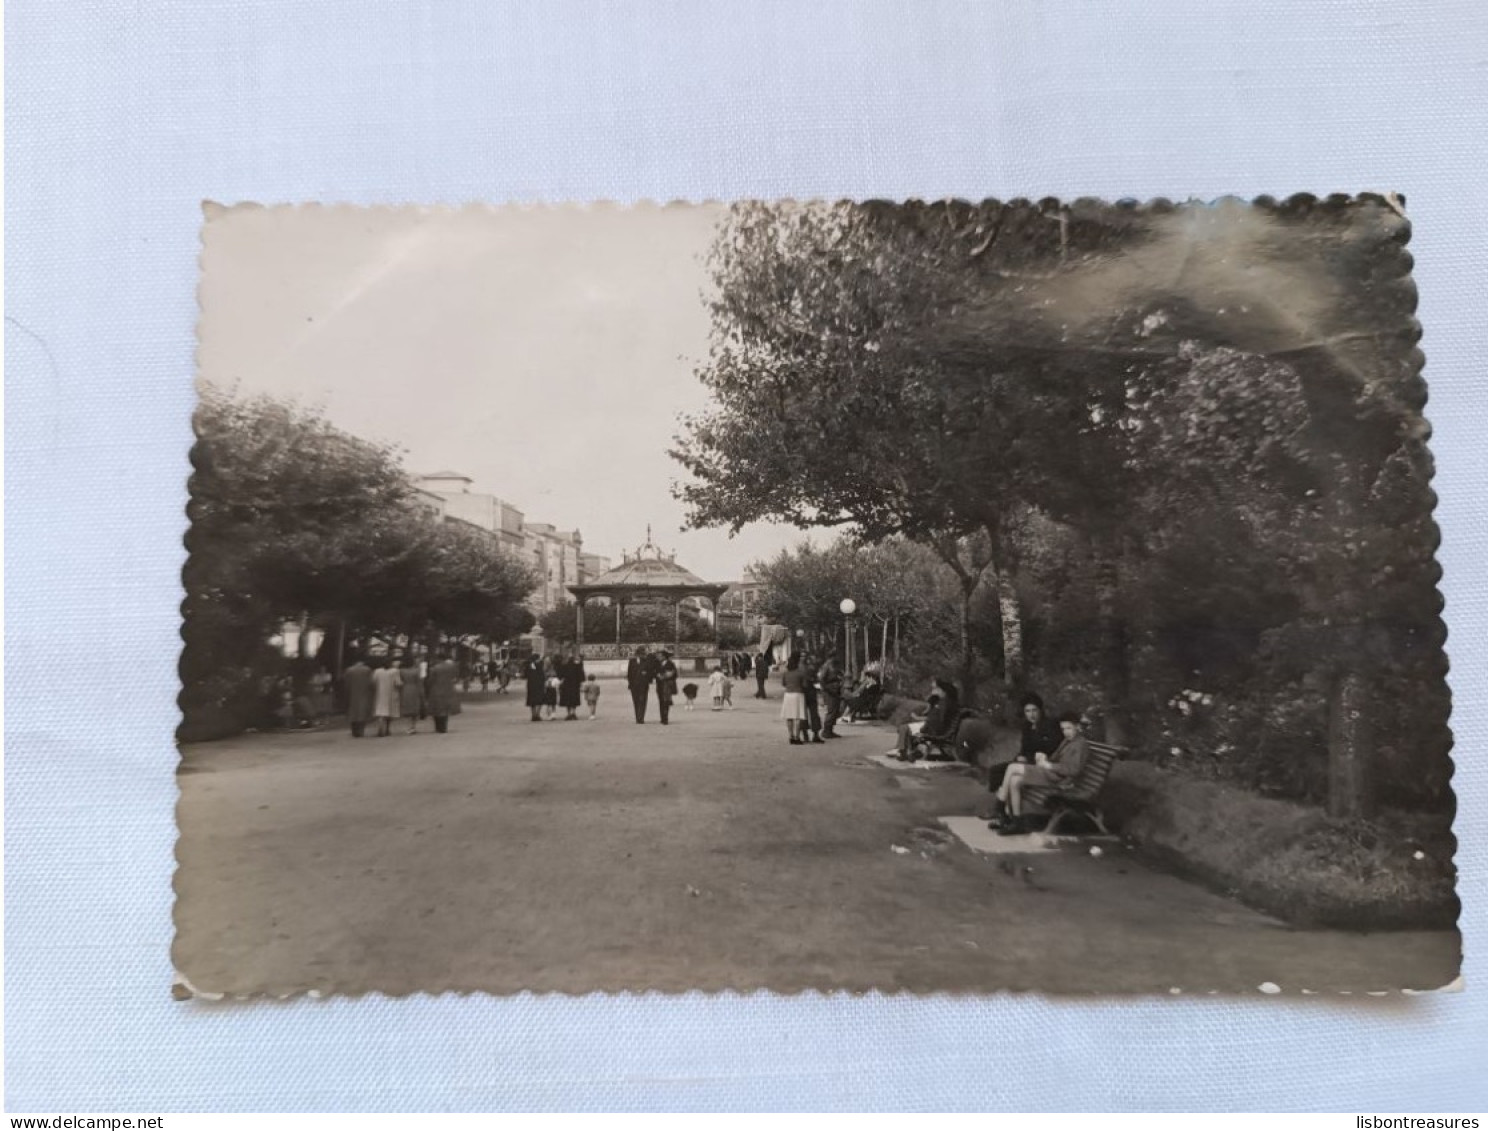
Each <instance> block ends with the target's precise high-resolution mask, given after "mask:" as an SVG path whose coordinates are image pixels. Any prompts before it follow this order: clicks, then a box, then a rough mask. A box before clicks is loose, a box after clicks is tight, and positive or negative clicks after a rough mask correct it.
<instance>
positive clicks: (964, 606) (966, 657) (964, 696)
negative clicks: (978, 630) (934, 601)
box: [960, 574, 981, 707]
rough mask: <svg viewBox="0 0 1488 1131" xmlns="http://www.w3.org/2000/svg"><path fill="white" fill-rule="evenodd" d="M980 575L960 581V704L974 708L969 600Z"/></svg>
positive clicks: (973, 674) (974, 658) (974, 686)
mask: <svg viewBox="0 0 1488 1131" xmlns="http://www.w3.org/2000/svg"><path fill="white" fill-rule="evenodd" d="M980 582H981V575H980V574H978V575H976V576H973V577H963V578H962V579H961V624H960V629H961V673H960V674H961V702H962V704H963V705H964V706H967V707H974V706H976V697H977V696H976V655H975V653H974V652H973V650H972V646H971V599H972V597H973V596H975V594H976V591H977V586H978V584H980Z"/></svg>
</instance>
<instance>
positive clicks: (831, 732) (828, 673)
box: [816, 656, 842, 738]
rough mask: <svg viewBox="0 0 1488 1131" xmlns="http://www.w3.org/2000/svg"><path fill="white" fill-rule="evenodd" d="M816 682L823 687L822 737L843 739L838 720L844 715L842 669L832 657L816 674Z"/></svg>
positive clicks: (828, 658)
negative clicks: (838, 730) (838, 728)
mask: <svg viewBox="0 0 1488 1131" xmlns="http://www.w3.org/2000/svg"><path fill="white" fill-rule="evenodd" d="M816 682H817V683H818V684H820V685H821V698H822V716H823V717H822V731H821V732H822V737H823V738H841V737H842V736H841V735H840V734H838V733H837V719H838V717H839V716H841V714H842V669H841V668H839V667H838V666H837V661H836V660H835V659H833V658H832V657H831V656H828V657H827V662H826V663H824V664H823V665H822V666H821V669H820V670H819V671H818V672H817V673H816Z"/></svg>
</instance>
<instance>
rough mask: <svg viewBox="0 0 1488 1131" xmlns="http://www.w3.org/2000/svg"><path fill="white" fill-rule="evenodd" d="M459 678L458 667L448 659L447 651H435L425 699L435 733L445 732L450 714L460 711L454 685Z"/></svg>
mask: <svg viewBox="0 0 1488 1131" xmlns="http://www.w3.org/2000/svg"><path fill="white" fill-rule="evenodd" d="M459 678H460V669H459V667H458V665H456V663H455V661H454V660H452V659H450V657H449V653H448V652H437V653H435V656H434V663H433V664H432V665H431V666H430V668H429V678H428V688H427V695H426V699H427V703H428V708H429V714H430V715H431V716H433V719H434V732H435V733H436V734H445V733H447V732H448V731H449V720H450V716H451V715H458V714H459V713H460V693H459V691H458V690H457V689H456V687H455V682H456V680H458V679H459Z"/></svg>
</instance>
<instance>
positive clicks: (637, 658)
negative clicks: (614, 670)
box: [625, 644, 679, 726]
mask: <svg viewBox="0 0 1488 1131" xmlns="http://www.w3.org/2000/svg"><path fill="white" fill-rule="evenodd" d="M678 674H679V673H678V671H677V665H676V663H675V662H674V661H673V660H672V654H671V653H670V652H668V651H667V650H666V649H665V648H661V649H658V650H657V652H656V655H654V656H653V655H651V654H650V653H649V651H648V650H647V648H646V646H645V645H644V644H641V645H638V646H637V647H636V650H635V654H634V655H633V656H631V658H630V662H629V663H628V664H626V666H625V686H626V687H627V688H629V689H630V701H631V703H632V705H633V706H634V707H635V721H636V722H638V723H644V722H645V721H646V705H647V703H648V701H649V700H650V697H651V688H652V687H655V688H656V707H657V713H658V714H660V715H661V725H662V726H667V725H668V724H669V723H670V722H671V715H672V700H674V699H675V698H676V697H677V678H678Z"/></svg>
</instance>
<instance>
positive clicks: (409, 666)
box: [398, 655, 424, 734]
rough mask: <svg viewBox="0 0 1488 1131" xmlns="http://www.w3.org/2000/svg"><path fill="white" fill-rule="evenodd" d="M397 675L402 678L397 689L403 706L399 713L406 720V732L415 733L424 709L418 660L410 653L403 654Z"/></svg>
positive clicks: (422, 682)
mask: <svg viewBox="0 0 1488 1131" xmlns="http://www.w3.org/2000/svg"><path fill="white" fill-rule="evenodd" d="M398 675H399V676H401V677H402V679H403V685H402V686H401V687H400V688H399V689H398V695H399V697H400V698H401V700H402V702H401V706H402V708H403V709H402V711H400V712H399V713H400V714H401V715H402V716H403V717H404V718H405V719H407V720H408V733H409V734H417V733H418V721H419V715H421V714H423V711H424V681H423V680H422V679H420V678H419V666H418V660H416V659H415V658H414V657H413V656H412V655H407V656H404V657H403V664H402V666H401V667H399V669H398Z"/></svg>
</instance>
